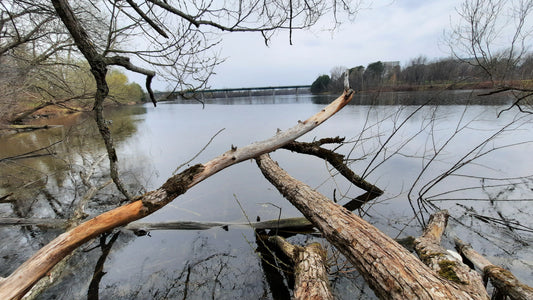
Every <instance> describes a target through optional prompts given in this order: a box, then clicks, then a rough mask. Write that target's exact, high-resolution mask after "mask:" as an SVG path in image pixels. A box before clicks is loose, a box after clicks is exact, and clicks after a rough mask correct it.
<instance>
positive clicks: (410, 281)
mask: <svg viewBox="0 0 533 300" xmlns="http://www.w3.org/2000/svg"><path fill="white" fill-rule="evenodd" d="M256 161H257V164H258V166H259V167H260V169H261V171H262V172H263V174H264V175H265V177H266V178H267V179H268V180H269V181H270V182H271V183H272V184H273V185H274V186H275V187H276V188H277V189H278V190H279V191H280V192H281V194H283V196H284V197H285V198H287V200H289V201H290V202H291V203H292V204H293V205H294V206H296V208H298V209H299V210H300V212H302V213H303V214H304V216H305V217H306V218H307V219H309V220H310V221H311V222H312V223H313V225H315V226H316V227H317V228H318V229H319V230H320V231H321V232H322V234H323V236H324V238H326V239H327V240H328V241H329V242H330V243H331V244H332V245H334V246H335V247H336V248H337V249H338V250H339V251H340V252H342V253H343V254H344V256H345V257H346V258H347V259H348V260H349V261H350V262H351V263H352V264H353V265H354V267H356V268H357V270H358V271H359V273H360V274H361V275H362V276H363V277H364V278H365V281H366V282H367V283H368V284H369V286H370V287H371V288H372V289H373V290H374V292H375V293H376V295H377V296H378V297H380V298H383V299H488V297H487V295H486V293H485V294H479V293H478V292H477V291H473V290H471V289H470V286H469V285H464V284H458V283H456V282H453V281H451V280H447V279H446V278H443V277H441V276H440V275H439V274H438V273H437V272H435V271H434V270H432V269H430V268H429V267H428V266H426V265H424V264H423V263H422V262H421V261H420V260H419V259H418V258H416V257H415V256H414V255H413V254H411V253H410V252H409V251H407V250H406V249H405V248H404V247H402V246H401V245H400V244H398V243H397V242H395V241H394V240H393V239H391V238H390V237H388V236H387V235H385V234H384V233H382V232H381V231H379V230H378V229H377V228H375V227H374V226H372V225H370V224H369V223H367V222H366V221H364V220H363V219H361V218H360V217H358V216H356V215H355V214H353V213H351V212H349V211H348V210H346V209H345V208H343V207H342V206H340V205H338V204H336V203H333V202H332V201H330V200H329V199H328V198H326V197H325V196H323V195H322V194H320V193H318V192H317V191H315V190H313V189H312V188H311V187H309V186H307V185H306V184H304V183H302V182H300V181H298V180H296V179H294V178H292V177H291V176H290V175H289V174H287V173H286V172H285V171H284V170H282V169H281V168H280V167H279V166H278V165H277V164H276V163H275V162H274V161H272V159H270V157H269V156H268V155H266V154H265V155H261V156H260V157H259V158H257V159H256Z"/></svg>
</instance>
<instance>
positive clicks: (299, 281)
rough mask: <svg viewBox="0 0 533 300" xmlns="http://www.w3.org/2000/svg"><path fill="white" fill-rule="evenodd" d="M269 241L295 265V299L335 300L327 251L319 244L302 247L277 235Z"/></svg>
mask: <svg viewBox="0 0 533 300" xmlns="http://www.w3.org/2000/svg"><path fill="white" fill-rule="evenodd" d="M268 240H269V242H271V243H274V244H275V245H276V246H277V247H278V248H279V249H280V250H281V251H283V253H285V255H287V256H288V257H289V258H290V259H291V260H292V262H293V264H294V299H298V300H299V299H313V300H321V299H331V300H333V295H332V293H331V287H330V285H329V280H328V273H327V269H326V250H325V249H324V248H323V247H322V246H321V245H320V244H319V243H312V244H310V245H307V246H305V247H300V246H295V245H293V244H291V243H289V242H287V241H286V240H285V239H284V238H282V237H280V236H277V235H276V236H272V237H270V238H269V239H268Z"/></svg>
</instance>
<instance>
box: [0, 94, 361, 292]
mask: <svg viewBox="0 0 533 300" xmlns="http://www.w3.org/2000/svg"><path fill="white" fill-rule="evenodd" d="M353 93H354V92H353V91H352V90H349V91H345V92H344V93H343V95H341V96H340V97H338V98H337V99H336V100H335V101H333V102H332V103H331V104H329V105H328V106H326V107H325V108H324V109H322V110H321V111H320V112H318V113H317V114H315V115H314V116H312V117H310V118H309V119H307V120H305V121H303V122H298V124H297V125H296V126H294V127H292V128H290V129H288V130H285V131H279V132H278V133H276V135H275V136H273V137H271V138H269V139H267V140H264V141H262V142H256V143H253V144H250V145H247V146H245V147H242V148H238V149H237V148H235V147H232V148H231V149H230V150H229V151H227V152H226V153H224V154H222V155H220V156H218V157H216V158H214V159H212V160H210V161H209V162H207V163H205V164H197V165H195V166H192V167H190V168H188V169H187V170H185V171H183V172H181V173H179V174H177V175H175V176H172V177H170V178H169V179H168V180H167V181H166V182H165V183H164V184H163V185H162V186H161V187H160V188H158V189H156V190H154V191H150V192H147V193H145V194H144V195H141V196H138V197H136V198H135V199H133V202H131V203H128V204H125V205H123V206H120V207H118V208H115V209H113V210H110V211H108V212H105V213H103V214H101V215H99V216H96V217H95V218H93V219H90V220H88V221H86V222H84V223H82V224H80V225H78V226H77V227H75V228H73V229H71V230H69V231H67V232H65V233H63V234H61V235H59V236H58V237H57V238H55V239H54V240H52V241H51V242H50V243H49V244H47V245H46V246H44V247H43V248H41V249H40V250H39V251H37V252H36V253H35V254H34V255H33V256H32V257H31V258H29V259H28V260H27V261H26V262H24V263H23V264H22V265H21V266H20V267H19V268H17V269H16V270H15V271H14V272H13V273H12V274H11V275H10V276H8V277H7V278H5V280H3V281H2V282H1V283H0V299H2V300H3V299H19V298H21V297H22V296H23V295H24V294H25V293H26V292H27V291H28V290H29V289H30V288H31V287H32V286H33V285H34V284H35V282H37V281H38V280H39V279H40V278H42V277H44V276H45V275H46V273H47V272H48V271H49V270H50V269H51V268H52V267H53V266H54V265H55V264H57V263H58V262H59V261H61V260H62V259H63V258H64V257H65V256H67V255H68V254H69V253H71V252H72V251H73V250H74V249H76V248H77V247H79V246H81V245H82V244H83V243H85V242H86V241H88V240H90V239H92V238H94V237H97V236H98V235H100V234H102V233H104V232H107V231H110V230H111V229H113V228H116V227H120V226H124V225H126V224H128V223H130V222H133V221H135V220H138V219H141V218H143V217H145V216H147V215H150V214H152V213H153V212H155V211H157V210H159V209H160V208H161V207H164V206H165V205H167V204H168V203H170V202H171V201H172V200H174V199H175V198H176V197H178V196H180V195H181V194H183V193H185V192H186V191H187V190H188V189H190V188H191V187H193V186H195V185H196V184H198V183H200V182H201V181H203V180H204V179H206V178H208V177H210V176H212V175H214V174H216V173H218V172H219V171H221V170H223V169H225V168H227V167H229V166H232V165H234V164H236V163H239V162H242V161H245V160H248V159H251V158H254V157H257V156H258V155H261V154H264V153H268V152H271V151H274V150H276V149H278V148H280V147H282V146H283V145H285V144H287V143H289V142H291V141H293V140H295V139H297V138H298V137H300V136H302V135H304V134H305V133H307V132H309V131H311V130H312V129H314V128H315V127H317V126H318V125H320V124H322V123H323V122H324V121H326V120H327V119H328V118H329V117H331V116H332V115H334V114H335V113H336V112H338V111H339V110H340V109H342V108H343V107H344V106H345V105H346V104H348V103H349V102H350V101H351V99H352V97H353Z"/></svg>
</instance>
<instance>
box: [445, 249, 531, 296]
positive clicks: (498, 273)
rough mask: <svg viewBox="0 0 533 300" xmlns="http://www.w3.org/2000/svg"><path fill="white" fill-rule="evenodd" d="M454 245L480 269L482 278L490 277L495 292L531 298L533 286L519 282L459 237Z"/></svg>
mask: <svg viewBox="0 0 533 300" xmlns="http://www.w3.org/2000/svg"><path fill="white" fill-rule="evenodd" d="M455 246H456V248H457V250H459V252H460V253H461V254H463V255H464V256H465V257H466V258H467V259H468V260H469V261H470V262H472V263H473V264H474V266H476V267H477V268H479V269H480V270H481V272H482V274H483V278H488V279H490V282H491V283H492V285H493V286H494V287H495V288H496V290H497V291H496V293H498V294H500V295H503V296H509V297H510V298H511V299H513V300H528V299H533V288H532V287H530V286H527V285H525V284H524V283H522V282H520V280H518V278H516V277H515V276H514V275H513V274H512V273H511V272H509V271H508V270H506V269H504V268H502V267H499V266H496V265H494V264H492V263H491V262H490V261H489V260H487V259H486V258H485V257H483V256H482V255H481V254H479V253H477V252H476V251H475V250H474V249H472V247H471V246H470V245H468V244H466V243H465V242H463V241H461V240H460V239H455Z"/></svg>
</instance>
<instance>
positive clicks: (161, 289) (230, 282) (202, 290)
mask: <svg viewBox="0 0 533 300" xmlns="http://www.w3.org/2000/svg"><path fill="white" fill-rule="evenodd" d="M191 248H192V250H191V256H190V257H189V258H188V259H187V261H185V263H184V265H183V267H182V268H181V269H179V268H176V269H173V270H168V269H167V270H159V271H156V272H154V273H152V274H150V275H147V276H143V275H142V274H141V273H142V271H141V272H140V273H139V275H137V276H135V277H136V278H135V279H133V278H132V279H131V280H130V282H129V284H123V283H120V284H119V283H114V284H111V285H106V286H100V298H105V299H110V298H113V299H246V298H248V297H250V296H251V297H252V298H255V297H257V295H259V297H258V298H268V291H267V290H266V289H267V288H266V286H265V285H262V284H260V283H259V284H258V282H257V279H258V278H257V277H259V278H261V277H263V276H262V274H261V273H260V272H259V269H257V268H255V267H252V265H255V264H256V263H254V262H251V261H248V260H256V257H254V256H251V257H250V256H246V255H243V254H242V253H238V255H234V254H233V252H232V250H231V249H227V250H223V249H220V248H217V246H216V245H211V244H210V241H209V238H208V237H205V236H198V237H197V238H196V239H195V240H194V242H193V243H192V245H191ZM261 295H262V296H261Z"/></svg>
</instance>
